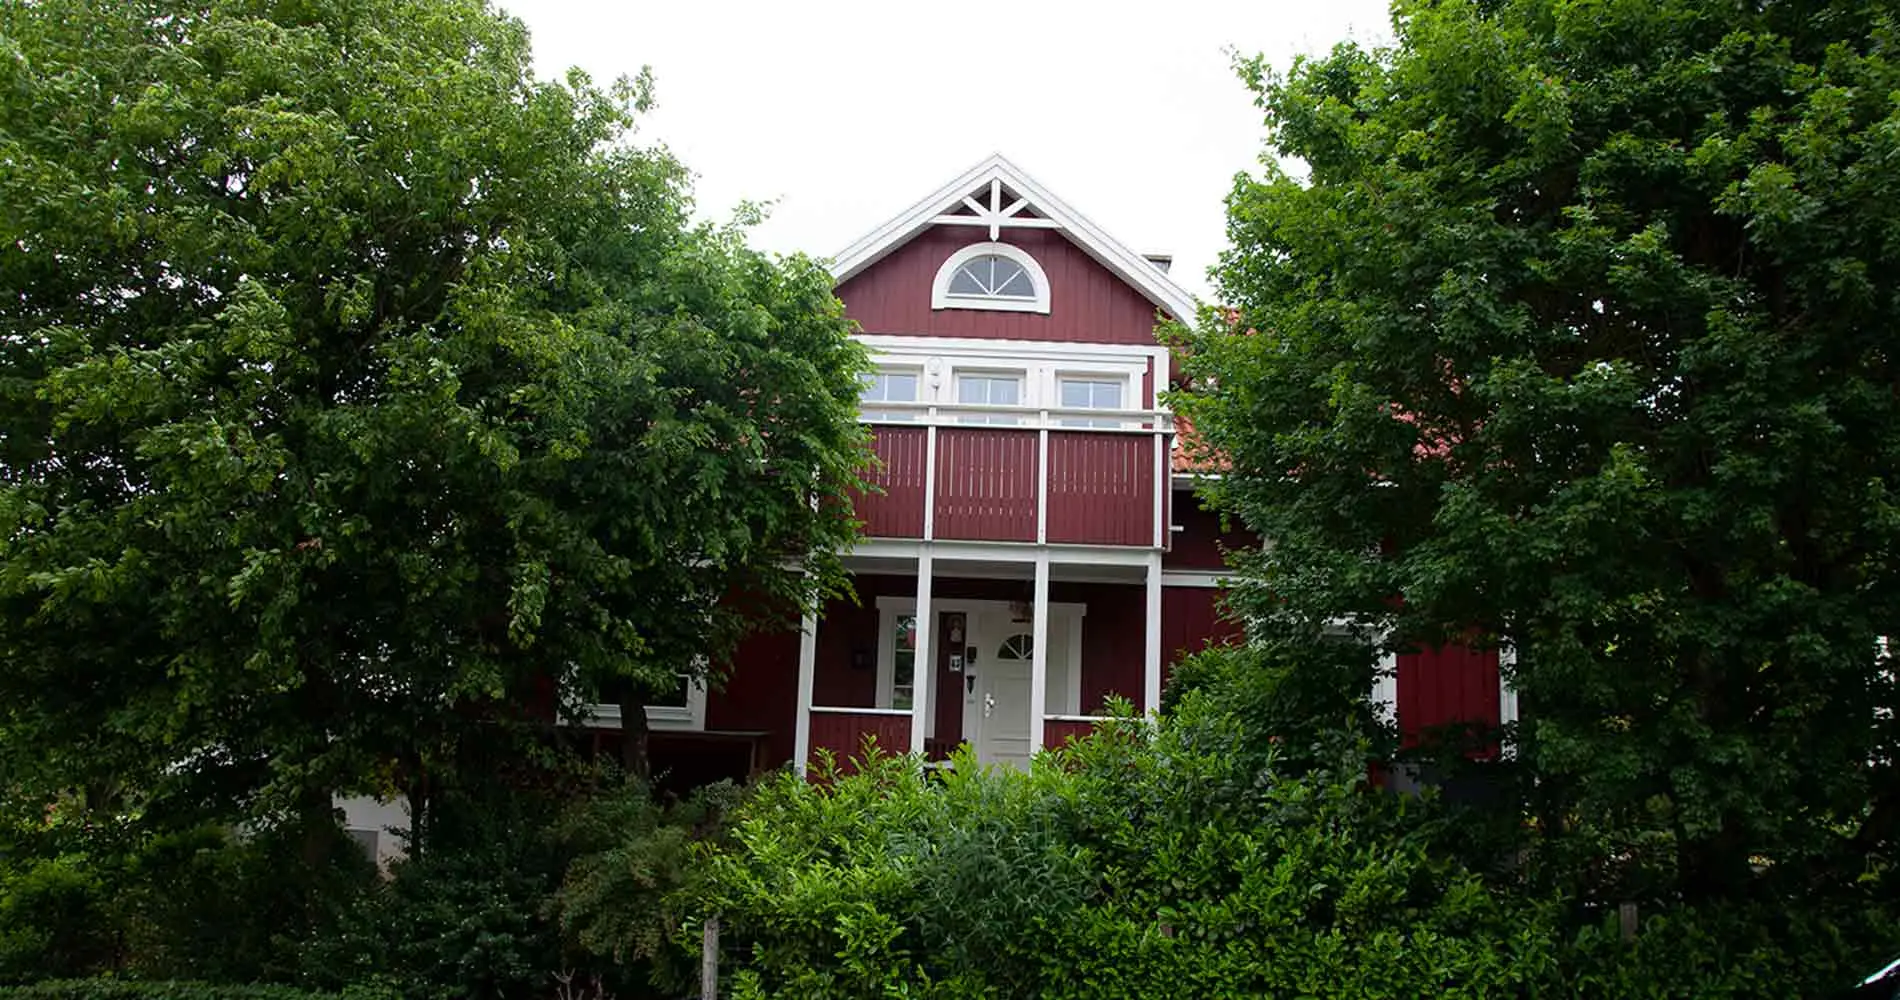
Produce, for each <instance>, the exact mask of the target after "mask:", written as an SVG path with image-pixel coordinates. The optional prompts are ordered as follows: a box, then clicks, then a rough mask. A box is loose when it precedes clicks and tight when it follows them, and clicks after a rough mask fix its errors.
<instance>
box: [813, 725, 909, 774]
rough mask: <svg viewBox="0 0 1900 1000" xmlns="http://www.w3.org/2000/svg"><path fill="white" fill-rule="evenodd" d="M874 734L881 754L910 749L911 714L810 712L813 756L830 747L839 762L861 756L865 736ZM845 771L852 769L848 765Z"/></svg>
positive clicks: (902, 751)
mask: <svg viewBox="0 0 1900 1000" xmlns="http://www.w3.org/2000/svg"><path fill="white" fill-rule="evenodd" d="M866 736H875V737H877V747H878V750H879V751H880V752H883V753H893V754H898V753H909V752H910V716H908V715H883V714H875V715H874V714H870V713H864V714H858V713H852V714H848V715H847V714H843V713H839V712H813V713H812V716H811V748H812V756H813V758H814V759H815V758H816V757H817V752H818V751H819V750H829V751H831V753H832V755H833V756H835V757H836V758H837V759H838V761H839V763H844V762H846V761H849V760H852V759H854V758H857V757H862V756H863V755H864V738H865V737H866ZM845 770H847V771H849V770H852V769H851V768H849V767H847V768H846V769H845Z"/></svg>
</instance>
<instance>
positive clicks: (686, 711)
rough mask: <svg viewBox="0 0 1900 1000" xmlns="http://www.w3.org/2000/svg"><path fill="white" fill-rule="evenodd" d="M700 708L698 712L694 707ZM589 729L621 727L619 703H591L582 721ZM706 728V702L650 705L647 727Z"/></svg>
mask: <svg viewBox="0 0 1900 1000" xmlns="http://www.w3.org/2000/svg"><path fill="white" fill-rule="evenodd" d="M695 707H698V708H699V711H698V712H695V711H694V710H693V709H694V708H695ZM580 725H581V726H583V727H584V728H587V729H621V728H623V727H622V726H621V724H620V706H619V705H589V706H587V717H586V718H584V719H582V720H581V721H580ZM705 728H706V716H705V703H704V702H700V704H699V705H698V706H692V705H688V706H686V707H685V708H681V707H678V706H675V705H648V706H647V729H649V730H652V731H665V732H698V731H700V730H703V729H705Z"/></svg>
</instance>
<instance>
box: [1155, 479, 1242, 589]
mask: <svg viewBox="0 0 1900 1000" xmlns="http://www.w3.org/2000/svg"><path fill="white" fill-rule="evenodd" d="M1170 516H1171V517H1172V518H1173V519H1174V523H1175V524H1178V525H1180V526H1181V530H1180V531H1177V532H1174V547H1173V548H1172V549H1171V550H1170V551H1169V552H1168V553H1167V554H1166V555H1164V556H1162V558H1161V566H1162V568H1163V569H1186V570H1219V569H1224V568H1226V565H1227V559H1226V553H1228V552H1232V551H1239V550H1244V549H1255V550H1258V549H1259V548H1260V536H1259V535H1256V534H1254V533H1253V532H1251V531H1248V530H1246V529H1245V528H1242V527H1240V526H1239V525H1230V526H1229V530H1222V529H1221V519H1220V515H1219V514H1218V513H1216V512H1214V511H1212V510H1210V509H1208V508H1207V507H1205V506H1202V503H1201V499H1200V498H1199V497H1197V496H1193V495H1192V494H1189V495H1186V496H1181V497H1177V498H1176V500H1175V503H1174V507H1173V512H1172V514H1171V515H1170Z"/></svg>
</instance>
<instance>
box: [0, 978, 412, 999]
mask: <svg viewBox="0 0 1900 1000" xmlns="http://www.w3.org/2000/svg"><path fill="white" fill-rule="evenodd" d="M344 998H348V1000H376V994H374V993H371V992H367V991H360V990H359V991H353V992H351V993H347V994H335V993H309V992H306V991H303V990H298V989H293V988H291V987H288V986H267V985H256V984H244V985H236V986H233V985H226V984H221V983H199V982H187V981H178V980H135V979H50V980H45V981H42V982H37V983H33V984H31V985H27V986H0V1000H344Z"/></svg>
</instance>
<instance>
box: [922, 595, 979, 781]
mask: <svg viewBox="0 0 1900 1000" xmlns="http://www.w3.org/2000/svg"><path fill="white" fill-rule="evenodd" d="M936 617H937V631H936V632H935V634H934V637H933V638H932V640H931V644H930V649H931V653H930V656H931V659H934V660H936V661H937V669H936V675H937V686H936V687H934V688H932V689H931V701H930V707H931V709H932V710H933V711H935V712H936V715H937V719H936V727H935V728H934V729H933V730H932V731H931V732H932V733H933V734H934V735H932V736H931V737H930V739H931V741H932V742H933V743H934V744H935V745H936V746H937V748H938V749H939V750H943V749H946V748H950V747H955V746H956V745H957V744H959V743H961V742H963V697H962V695H961V693H960V692H959V690H958V689H959V688H960V687H961V686H962V684H963V674H962V673H961V672H958V673H951V672H950V655H951V654H952V653H957V652H961V651H962V650H961V649H952V648H951V645H950V629H951V626H952V624H954V622H953V621H952V619H961V618H963V617H964V615H963V613H962V612H960V611H954V612H944V611H939V612H937V613H936ZM962 624H963V627H964V630H963V638H964V641H965V642H967V641H968V639H969V634H970V633H969V622H967V621H965V622H963V623H962ZM936 756H942V754H937V755H936Z"/></svg>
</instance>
